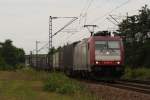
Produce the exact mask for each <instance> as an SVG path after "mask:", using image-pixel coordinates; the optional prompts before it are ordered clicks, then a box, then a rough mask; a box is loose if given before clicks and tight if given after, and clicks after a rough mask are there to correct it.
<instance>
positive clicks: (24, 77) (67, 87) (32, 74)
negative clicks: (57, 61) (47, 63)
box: [0, 68, 101, 100]
mask: <svg viewBox="0 0 150 100" xmlns="http://www.w3.org/2000/svg"><path fill="white" fill-rule="evenodd" d="M51 80H52V81H51ZM53 81H54V82H53ZM84 87H85V86H82V85H81V83H79V82H77V81H75V80H72V79H69V78H68V77H67V76H65V75H64V74H62V73H50V72H45V71H36V70H33V69H31V68H23V69H22V70H16V71H0V99H1V100H101V99H100V98H98V97H97V96H95V95H94V94H92V93H91V92H90V91H89V90H87V89H86V88H84Z"/></svg>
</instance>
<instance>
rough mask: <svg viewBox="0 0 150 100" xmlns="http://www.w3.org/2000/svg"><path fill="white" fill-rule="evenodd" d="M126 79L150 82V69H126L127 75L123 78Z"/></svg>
mask: <svg viewBox="0 0 150 100" xmlns="http://www.w3.org/2000/svg"><path fill="white" fill-rule="evenodd" d="M123 78H124V79H139V80H149V79H150V69H149V68H144V67H141V68H136V69H131V68H129V67H128V68H126V69H125V74H124V76H123Z"/></svg>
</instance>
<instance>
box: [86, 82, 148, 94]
mask: <svg viewBox="0 0 150 100" xmlns="http://www.w3.org/2000/svg"><path fill="white" fill-rule="evenodd" d="M84 82H86V83H89V84H96V85H104V86H110V87H114V88H119V89H125V90H129V91H135V92H140V93H144V94H148V95H150V81H140V80H117V81H114V82H103V81H101V82H99V81H91V80H86V81H84Z"/></svg>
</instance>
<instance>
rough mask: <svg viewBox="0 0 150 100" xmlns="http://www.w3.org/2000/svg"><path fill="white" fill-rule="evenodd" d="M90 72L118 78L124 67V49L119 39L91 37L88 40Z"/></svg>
mask: <svg viewBox="0 0 150 100" xmlns="http://www.w3.org/2000/svg"><path fill="white" fill-rule="evenodd" d="M88 48H89V51H88V55H89V58H88V59H89V63H90V67H91V71H92V72H93V73H94V74H97V75H100V76H112V77H115V78H116V77H120V76H121V74H122V72H123V65H124V48H123V43H122V39H121V38H120V37H111V36H93V37H91V38H89V40H88Z"/></svg>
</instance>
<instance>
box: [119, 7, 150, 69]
mask: <svg viewBox="0 0 150 100" xmlns="http://www.w3.org/2000/svg"><path fill="white" fill-rule="evenodd" d="M118 34H119V35H121V36H122V37H124V46H125V54H126V55H125V62H126V65H129V66H132V67H133V68H137V67H140V66H144V67H147V68H150V9H149V8H148V6H147V5H145V6H144V7H142V9H141V10H139V14H138V15H133V16H128V17H127V18H126V19H125V20H123V21H122V22H121V23H120V25H119V30H118Z"/></svg>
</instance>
